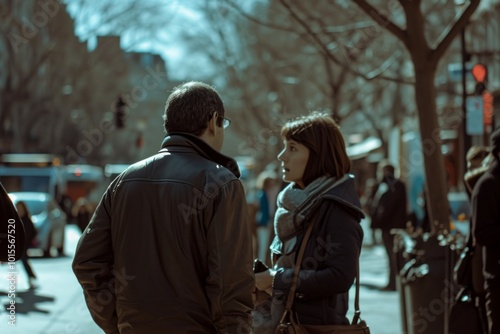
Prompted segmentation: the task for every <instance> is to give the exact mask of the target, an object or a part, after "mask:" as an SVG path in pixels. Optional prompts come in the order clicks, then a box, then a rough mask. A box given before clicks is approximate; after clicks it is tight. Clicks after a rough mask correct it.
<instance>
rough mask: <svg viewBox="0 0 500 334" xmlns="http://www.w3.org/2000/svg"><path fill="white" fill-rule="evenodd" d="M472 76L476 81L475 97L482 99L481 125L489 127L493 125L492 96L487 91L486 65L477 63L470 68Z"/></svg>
mask: <svg viewBox="0 0 500 334" xmlns="http://www.w3.org/2000/svg"><path fill="white" fill-rule="evenodd" d="M471 72H472V76H473V77H474V79H475V80H476V89H475V91H474V94H475V95H478V96H482V97H483V124H484V125H485V126H487V127H491V126H492V124H493V95H492V94H491V92H489V91H488V88H487V87H486V83H487V82H488V68H487V67H486V65H484V64H481V63H477V64H476V65H474V66H473V67H472V70H471Z"/></svg>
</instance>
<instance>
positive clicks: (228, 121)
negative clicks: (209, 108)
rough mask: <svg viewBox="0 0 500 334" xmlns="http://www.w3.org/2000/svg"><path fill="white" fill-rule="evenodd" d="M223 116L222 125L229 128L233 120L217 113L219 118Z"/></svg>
mask: <svg viewBox="0 0 500 334" xmlns="http://www.w3.org/2000/svg"><path fill="white" fill-rule="evenodd" d="M219 118H222V127H223V128H224V129H227V127H228V126H229V125H230V124H231V120H230V119H229V118H225V117H222V116H220V115H217V119H219Z"/></svg>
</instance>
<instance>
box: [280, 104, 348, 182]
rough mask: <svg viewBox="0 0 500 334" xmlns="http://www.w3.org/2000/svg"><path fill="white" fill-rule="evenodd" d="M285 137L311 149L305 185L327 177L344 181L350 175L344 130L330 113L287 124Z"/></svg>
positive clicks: (305, 117) (303, 117)
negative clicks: (345, 176) (342, 131)
mask: <svg viewBox="0 0 500 334" xmlns="http://www.w3.org/2000/svg"><path fill="white" fill-rule="evenodd" d="M281 137H283V138H285V139H287V140H290V139H291V140H294V141H296V142H298V143H300V144H302V145H304V146H306V147H307V148H308V149H309V159H308V161H307V166H306V169H305V172H304V177H303V181H304V184H305V185H306V186H307V185H308V184H309V183H311V182H312V181H314V180H315V179H317V178H318V177H321V176H324V175H330V176H332V177H337V178H341V177H342V176H344V175H345V174H347V173H349V170H350V168H351V161H350V160H349V157H348V156H347V152H346V147H345V141H344V137H343V136H342V133H341V132H340V127H339V126H338V124H337V122H335V121H334V120H333V118H332V117H331V116H330V115H328V114H326V113H319V112H313V113H311V114H309V115H307V116H302V117H299V118H297V119H295V120H293V121H290V122H288V123H286V124H285V126H284V127H283V128H282V129H281Z"/></svg>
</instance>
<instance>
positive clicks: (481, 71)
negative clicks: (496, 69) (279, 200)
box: [471, 63, 488, 83]
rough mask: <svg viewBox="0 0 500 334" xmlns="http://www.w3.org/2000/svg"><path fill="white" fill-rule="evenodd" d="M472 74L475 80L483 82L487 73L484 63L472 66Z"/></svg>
mask: <svg viewBox="0 0 500 334" xmlns="http://www.w3.org/2000/svg"><path fill="white" fill-rule="evenodd" d="M471 72H472V76H473V77H474V79H475V80H476V82H481V83H483V82H485V81H486V76H487V75H488V68H487V67H486V65H484V64H481V63H478V64H476V65H474V66H473V67H472V70H471Z"/></svg>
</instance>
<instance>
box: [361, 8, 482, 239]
mask: <svg viewBox="0 0 500 334" xmlns="http://www.w3.org/2000/svg"><path fill="white" fill-rule="evenodd" d="M354 2H355V3H356V5H357V6H358V7H359V8H360V9H361V10H363V11H364V12H365V13H366V14H367V15H368V16H370V17H371V18H372V19H373V20H375V21H376V22H377V23H379V24H380V25H381V26H382V27H384V28H385V29H387V30H388V31H389V32H390V33H391V34H393V35H394V36H396V37H397V38H398V40H399V41H400V42H401V43H403V45H404V46H405V47H406V49H407V50H408V52H409V53H410V56H411V60H412V63H413V65H414V69H415V98H416V104H417V109H418V118H419V123H420V134H421V139H422V144H423V145H422V146H423V147H422V148H423V153H424V164H425V171H426V184H427V192H426V193H427V204H428V210H429V215H430V219H431V222H432V224H431V225H432V226H433V229H434V231H437V230H441V229H449V204H448V199H447V193H448V189H447V185H446V178H445V168H444V162H443V157H442V154H441V138H440V135H439V132H440V127H439V122H438V116H437V112H436V111H437V110H436V88H435V85H434V78H435V75H436V70H437V68H438V64H439V61H440V60H441V58H442V57H443V55H444V53H445V52H446V50H447V49H448V47H449V46H450V44H451V43H452V41H453V39H454V38H455V37H456V36H457V34H458V33H459V32H460V31H461V30H462V28H463V27H464V26H465V25H466V24H467V21H468V19H469V17H470V16H471V15H472V14H473V13H474V11H475V10H476V8H477V7H478V5H479V0H470V1H469V4H468V6H467V7H466V8H465V9H464V10H463V11H462V12H461V13H460V14H459V15H458V16H457V17H456V19H455V20H454V21H453V22H451V23H450V25H449V26H448V28H447V29H445V30H444V31H443V33H442V34H441V35H440V36H439V37H438V39H437V40H436V42H435V43H429V42H428V37H427V36H426V34H425V32H426V26H425V25H426V19H425V17H424V15H423V12H422V1H420V0H416V1H403V0H400V1H399V5H400V6H401V7H402V8H403V11H404V14H405V19H406V26H405V28H402V27H400V26H399V25H397V24H395V23H394V22H393V21H391V18H390V17H388V15H387V14H386V13H384V12H382V11H381V10H380V9H377V8H376V7H375V6H373V5H371V4H370V3H368V1H365V0H354Z"/></svg>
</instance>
